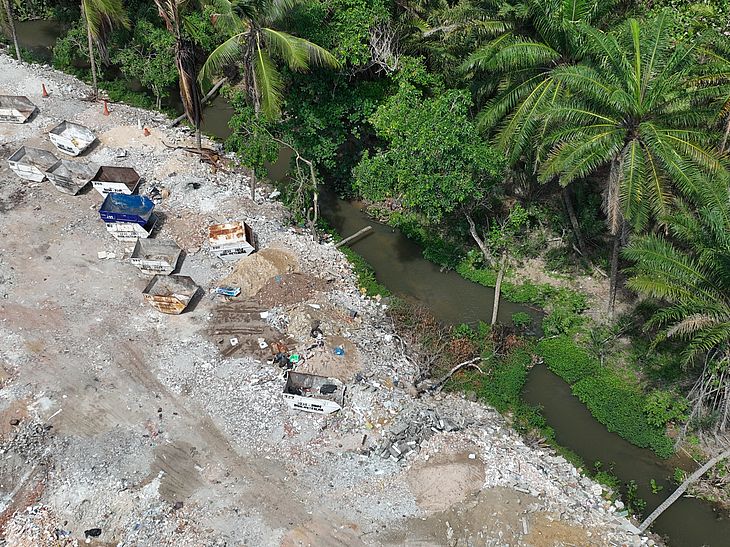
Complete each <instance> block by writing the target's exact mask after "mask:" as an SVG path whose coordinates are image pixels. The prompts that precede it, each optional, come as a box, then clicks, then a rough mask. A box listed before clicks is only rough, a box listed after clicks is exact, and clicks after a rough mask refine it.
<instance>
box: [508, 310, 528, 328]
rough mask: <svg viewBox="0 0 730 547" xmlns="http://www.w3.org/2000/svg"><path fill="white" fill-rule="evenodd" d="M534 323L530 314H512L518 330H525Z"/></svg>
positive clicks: (519, 312) (513, 322)
mask: <svg viewBox="0 0 730 547" xmlns="http://www.w3.org/2000/svg"><path fill="white" fill-rule="evenodd" d="M531 323H532V317H530V314H529V313H526V312H523V311H518V312H517V313H513V314H512V324H513V325H514V326H515V327H517V328H518V329H525V328H527V327H529V326H530V324H531Z"/></svg>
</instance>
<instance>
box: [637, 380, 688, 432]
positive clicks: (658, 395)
mask: <svg viewBox="0 0 730 547" xmlns="http://www.w3.org/2000/svg"><path fill="white" fill-rule="evenodd" d="M688 408H689V403H688V402H687V399H685V398H684V397H681V396H679V395H677V394H676V393H674V392H672V391H664V390H661V389H656V390H654V391H652V392H651V393H649V395H648V396H647V397H646V401H645V403H644V413H645V414H646V421H647V422H649V424H651V425H653V426H656V427H664V426H666V425H667V424H668V423H669V422H683V421H685V420H686V419H687V409H688Z"/></svg>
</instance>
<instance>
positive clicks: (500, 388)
mask: <svg viewBox="0 0 730 547" xmlns="http://www.w3.org/2000/svg"><path fill="white" fill-rule="evenodd" d="M530 362H531V356H530V354H529V352H527V351H524V350H518V351H516V352H514V353H513V354H512V355H511V356H510V357H509V359H507V360H506V361H504V362H499V363H495V364H493V365H492V366H490V367H489V369H488V370H489V372H488V373H487V374H488V375H489V376H490V379H489V381H486V382H482V383H481V384H480V386H479V390H478V391H477V394H478V395H479V396H480V397H481V398H483V399H484V400H486V401H487V402H488V403H489V404H490V405H492V406H493V407H494V408H496V409H497V410H499V411H500V412H505V411H506V410H509V409H512V408H515V407H516V406H518V405H520V404H521V400H520V394H521V393H522V388H523V386H524V385H525V381H526V380H527V367H528V366H529V364H530Z"/></svg>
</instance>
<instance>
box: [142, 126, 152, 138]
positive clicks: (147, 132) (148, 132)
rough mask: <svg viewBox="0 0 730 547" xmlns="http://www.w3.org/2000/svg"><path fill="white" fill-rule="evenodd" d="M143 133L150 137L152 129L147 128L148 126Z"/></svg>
mask: <svg viewBox="0 0 730 547" xmlns="http://www.w3.org/2000/svg"><path fill="white" fill-rule="evenodd" d="M143 133H144V136H145V137H149V136H150V130H149V129H147V128H146V127H145V128H144V131H143Z"/></svg>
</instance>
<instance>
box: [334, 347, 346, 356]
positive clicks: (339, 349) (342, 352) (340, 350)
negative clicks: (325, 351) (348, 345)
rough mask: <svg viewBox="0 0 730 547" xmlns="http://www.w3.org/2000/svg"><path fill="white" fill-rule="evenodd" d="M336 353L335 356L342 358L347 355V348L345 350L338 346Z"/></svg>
mask: <svg viewBox="0 0 730 547" xmlns="http://www.w3.org/2000/svg"><path fill="white" fill-rule="evenodd" d="M334 353H335V355H340V356H342V355H345V348H343V347H342V346H337V347H336V348H335V349H334Z"/></svg>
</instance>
